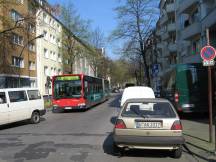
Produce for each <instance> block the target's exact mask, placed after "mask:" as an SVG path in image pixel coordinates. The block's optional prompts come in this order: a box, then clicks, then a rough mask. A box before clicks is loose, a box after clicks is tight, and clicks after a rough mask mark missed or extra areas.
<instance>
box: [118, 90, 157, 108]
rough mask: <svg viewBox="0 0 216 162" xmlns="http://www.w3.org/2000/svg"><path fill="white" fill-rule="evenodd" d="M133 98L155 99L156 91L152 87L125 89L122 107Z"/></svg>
mask: <svg viewBox="0 0 216 162" xmlns="http://www.w3.org/2000/svg"><path fill="white" fill-rule="evenodd" d="M132 98H155V95H154V91H153V89H152V88H150V87H144V86H134V87H128V88H125V90H124V92H123V94H122V98H121V104H120V106H123V104H124V103H125V101H126V100H128V99H132Z"/></svg>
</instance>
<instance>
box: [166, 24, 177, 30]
mask: <svg viewBox="0 0 216 162" xmlns="http://www.w3.org/2000/svg"><path fill="white" fill-rule="evenodd" d="M167 30H168V32H175V31H176V24H175V23H171V24H168V26H167Z"/></svg>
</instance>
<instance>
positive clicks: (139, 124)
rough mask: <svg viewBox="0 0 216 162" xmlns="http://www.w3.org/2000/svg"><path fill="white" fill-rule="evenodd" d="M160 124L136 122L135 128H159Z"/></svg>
mask: <svg viewBox="0 0 216 162" xmlns="http://www.w3.org/2000/svg"><path fill="white" fill-rule="evenodd" d="M161 126H162V124H161V122H136V128H161Z"/></svg>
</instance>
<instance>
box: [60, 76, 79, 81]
mask: <svg viewBox="0 0 216 162" xmlns="http://www.w3.org/2000/svg"><path fill="white" fill-rule="evenodd" d="M56 80H61V81H67V80H80V77H79V76H57V77H56Z"/></svg>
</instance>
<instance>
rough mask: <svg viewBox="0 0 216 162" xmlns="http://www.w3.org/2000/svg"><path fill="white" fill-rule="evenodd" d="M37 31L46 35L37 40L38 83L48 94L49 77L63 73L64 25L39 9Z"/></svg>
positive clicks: (41, 89)
mask: <svg viewBox="0 0 216 162" xmlns="http://www.w3.org/2000/svg"><path fill="white" fill-rule="evenodd" d="M36 32H37V34H38V35H39V34H43V35H44V38H43V39H38V40H37V85H38V87H39V89H40V91H41V93H42V94H43V95H45V94H48V89H47V88H46V86H45V84H46V82H47V77H52V76H54V75H60V74H62V73H63V57H62V55H61V32H62V25H61V24H60V23H59V21H57V20H56V19H55V18H54V17H53V16H52V15H51V14H49V13H48V12H46V11H45V10H42V11H38V15H37V29H36ZM49 93H50V92H49Z"/></svg>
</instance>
